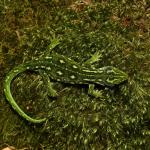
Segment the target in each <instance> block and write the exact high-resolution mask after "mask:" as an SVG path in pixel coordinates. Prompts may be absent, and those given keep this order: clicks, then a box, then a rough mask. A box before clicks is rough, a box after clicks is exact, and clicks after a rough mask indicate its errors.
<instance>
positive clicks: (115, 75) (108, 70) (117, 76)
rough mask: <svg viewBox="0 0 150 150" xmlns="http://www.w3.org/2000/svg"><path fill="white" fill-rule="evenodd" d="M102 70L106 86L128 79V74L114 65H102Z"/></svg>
mask: <svg viewBox="0 0 150 150" xmlns="http://www.w3.org/2000/svg"><path fill="white" fill-rule="evenodd" d="M104 70H105V75H106V78H105V79H106V80H105V82H106V84H107V85H108V86H113V85H117V84H120V83H122V82H124V81H125V80H127V79H128V75H127V74H126V73H125V72H123V71H121V70H119V69H117V68H115V67H112V66H107V67H104Z"/></svg>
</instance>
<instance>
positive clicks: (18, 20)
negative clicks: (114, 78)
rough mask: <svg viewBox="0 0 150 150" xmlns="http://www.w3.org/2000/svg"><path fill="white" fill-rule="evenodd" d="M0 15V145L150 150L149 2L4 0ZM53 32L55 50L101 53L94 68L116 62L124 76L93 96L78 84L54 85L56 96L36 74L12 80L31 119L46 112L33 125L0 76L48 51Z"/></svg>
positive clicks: (78, 56) (83, 56) (81, 57)
mask: <svg viewBox="0 0 150 150" xmlns="http://www.w3.org/2000/svg"><path fill="white" fill-rule="evenodd" d="M0 13H1V15H0V17H1V20H3V21H2V22H1V24H0V34H1V36H0V44H1V45H0V68H1V69H0V74H1V76H0V79H1V80H0V96H1V101H0V113H1V118H0V148H4V147H7V146H8V145H12V146H14V147H16V148H27V149H31V150H32V149H95V150H97V149H112V150H113V149H149V148H150V146H149V140H150V138H149V136H150V128H149V123H150V117H149V116H150V110H149V106H150V105H149V94H150V91H149V90H150V87H149V85H150V77H149V73H150V71H149V49H150V44H149V40H150V39H149V19H150V17H149V16H150V12H149V2H146V1H140V2H139V1H133V2H130V3H129V1H128V0H124V1H101V2H99V1H96V0H95V1H92V0H91V1H90V0H85V1H82V2H80V1H72V0H70V1H61V2H60V1H57V0H53V1H48V0H40V1H36V0H34V1H28V0H25V1H17V0H14V1H7V0H5V1H3V2H0ZM54 34H55V36H56V37H58V38H59V39H60V42H61V44H60V45H59V46H57V47H56V48H55V49H54V51H56V52H58V53H60V54H63V55H66V56H67V57H70V58H72V59H74V60H75V61H77V62H80V63H82V62H84V61H85V60H87V59H88V58H89V57H90V56H91V55H92V54H94V53H95V52H97V51H99V52H100V53H102V59H101V61H99V62H97V63H95V64H94V65H95V67H97V68H98V67H101V66H105V65H113V66H116V67H117V68H120V69H122V70H124V71H125V72H127V73H128V74H129V79H128V82H127V83H123V84H121V85H119V86H117V87H114V88H106V87H97V88H98V89H101V90H102V97H100V98H99V99H98V98H94V97H90V96H89V95H87V87H86V86H84V85H82V86H77V85H76V86H71V85H66V84H63V83H57V82H55V83H54V87H55V89H56V90H57V91H58V93H59V96H58V97H57V98H56V99H55V98H50V97H48V96H47V90H46V87H45V85H44V84H43V81H42V78H41V77H40V76H39V75H38V74H36V73H33V72H26V73H24V74H21V75H20V76H19V77H18V78H17V79H15V81H14V82H13V85H12V92H13V96H14V97H15V99H16V101H17V103H18V104H19V106H20V107H21V108H22V109H23V110H24V111H25V112H27V113H28V114H30V115H31V116H34V117H36V116H38V117H40V116H41V117H42V116H48V121H47V122H46V123H44V124H41V125H33V124H30V123H28V122H26V121H25V120H23V119H22V118H21V117H19V116H18V115H17V114H16V113H15V112H14V111H13V110H12V109H11V107H10V105H9V104H8V103H7V102H6V100H5V97H4V93H3V80H4V77H5V75H6V74H7V72H8V71H9V70H10V69H11V68H13V67H14V66H16V65H18V64H20V63H23V62H24V61H27V60H31V59H34V58H36V57H40V56H41V55H42V54H44V53H46V52H48V49H47V47H48V45H49V44H50V39H51V37H52V36H53V35H54ZM29 85H30V86H29Z"/></svg>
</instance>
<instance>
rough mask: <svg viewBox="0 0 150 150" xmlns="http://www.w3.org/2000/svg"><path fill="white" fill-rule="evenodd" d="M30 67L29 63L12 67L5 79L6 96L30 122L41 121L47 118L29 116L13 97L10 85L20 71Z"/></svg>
mask: <svg viewBox="0 0 150 150" xmlns="http://www.w3.org/2000/svg"><path fill="white" fill-rule="evenodd" d="M27 69H29V68H28V64H23V65H19V66H17V67H15V68H14V69H12V70H11V71H10V72H9V73H8V74H7V76H6V78H5V81H4V93H5V96H6V99H7V100H8V102H9V103H10V105H11V106H12V107H13V109H14V110H15V111H16V112H17V113H18V114H19V115H20V116H21V117H23V118H24V119H26V120H27V121H29V122H32V123H41V122H43V121H45V120H46V118H43V119H34V118H31V117H30V116H28V115H27V114H26V113H25V112H24V111H23V110H22V109H21V108H20V107H19V106H18V104H17V103H16V102H15V100H14V98H13V97H12V94H11V90H10V85H11V82H12V80H13V79H14V78H15V77H16V76H17V75H18V74H20V73H22V72H24V71H26V70H27Z"/></svg>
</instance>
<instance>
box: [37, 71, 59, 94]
mask: <svg viewBox="0 0 150 150" xmlns="http://www.w3.org/2000/svg"><path fill="white" fill-rule="evenodd" d="M38 71H39V74H40V75H41V76H42V78H43V83H44V84H45V85H46V86H47V94H48V96H50V97H56V96H58V94H57V92H56V90H54V89H53V87H52V83H51V82H50V78H49V76H48V75H47V73H46V72H45V71H44V70H38Z"/></svg>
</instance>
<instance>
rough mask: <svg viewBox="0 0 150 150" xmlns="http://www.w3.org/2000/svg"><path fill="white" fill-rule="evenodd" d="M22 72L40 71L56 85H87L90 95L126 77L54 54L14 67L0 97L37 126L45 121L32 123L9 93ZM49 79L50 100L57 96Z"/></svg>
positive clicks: (108, 67)
mask: <svg viewBox="0 0 150 150" xmlns="http://www.w3.org/2000/svg"><path fill="white" fill-rule="evenodd" d="M93 62H94V61H93ZM26 70H35V71H40V70H41V71H43V72H44V73H43V72H42V73H43V75H46V76H48V77H49V78H50V79H53V80H55V81H58V82H63V83H69V84H87V85H89V90H88V93H89V94H92V95H96V94H98V91H94V85H95V84H98V85H103V86H114V85H117V84H120V83H121V82H123V81H125V80H127V78H128V75H127V74H126V73H125V72H123V71H121V70H119V69H117V68H115V67H113V66H104V67H102V68H99V69H92V68H88V67H86V66H84V65H83V66H81V65H80V64H78V63H77V62H75V61H74V60H72V59H70V58H67V57H65V56H63V55H59V54H57V53H52V54H51V55H50V56H45V57H43V58H39V59H35V60H31V61H29V62H26V63H24V64H21V65H19V66H16V67H15V68H13V69H12V70H11V71H10V72H9V73H8V74H7V76H6V78H5V81H4V93H5V96H6V99H7V100H8V102H9V103H10V104H11V106H12V107H13V109H14V110H15V111H16V112H17V113H18V114H19V115H20V116H22V117H23V118H24V119H26V120H27V121H29V122H32V123H41V122H43V121H45V120H46V118H43V119H34V118H32V117H30V116H28V115H27V114H26V113H25V112H24V111H23V110H22V109H21V108H20V107H19V106H18V104H17V103H16V102H15V100H14V98H13V97H12V94H11V90H10V86H11V82H12V81H13V79H14V78H15V77H16V76H18V74H20V73H22V72H24V71H26ZM49 78H48V81H47V82H48V87H49V89H50V90H49V91H50V92H51V93H50V94H51V95H52V96H57V93H56V91H55V90H54V89H53V88H52V86H51V83H50V79H49Z"/></svg>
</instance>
